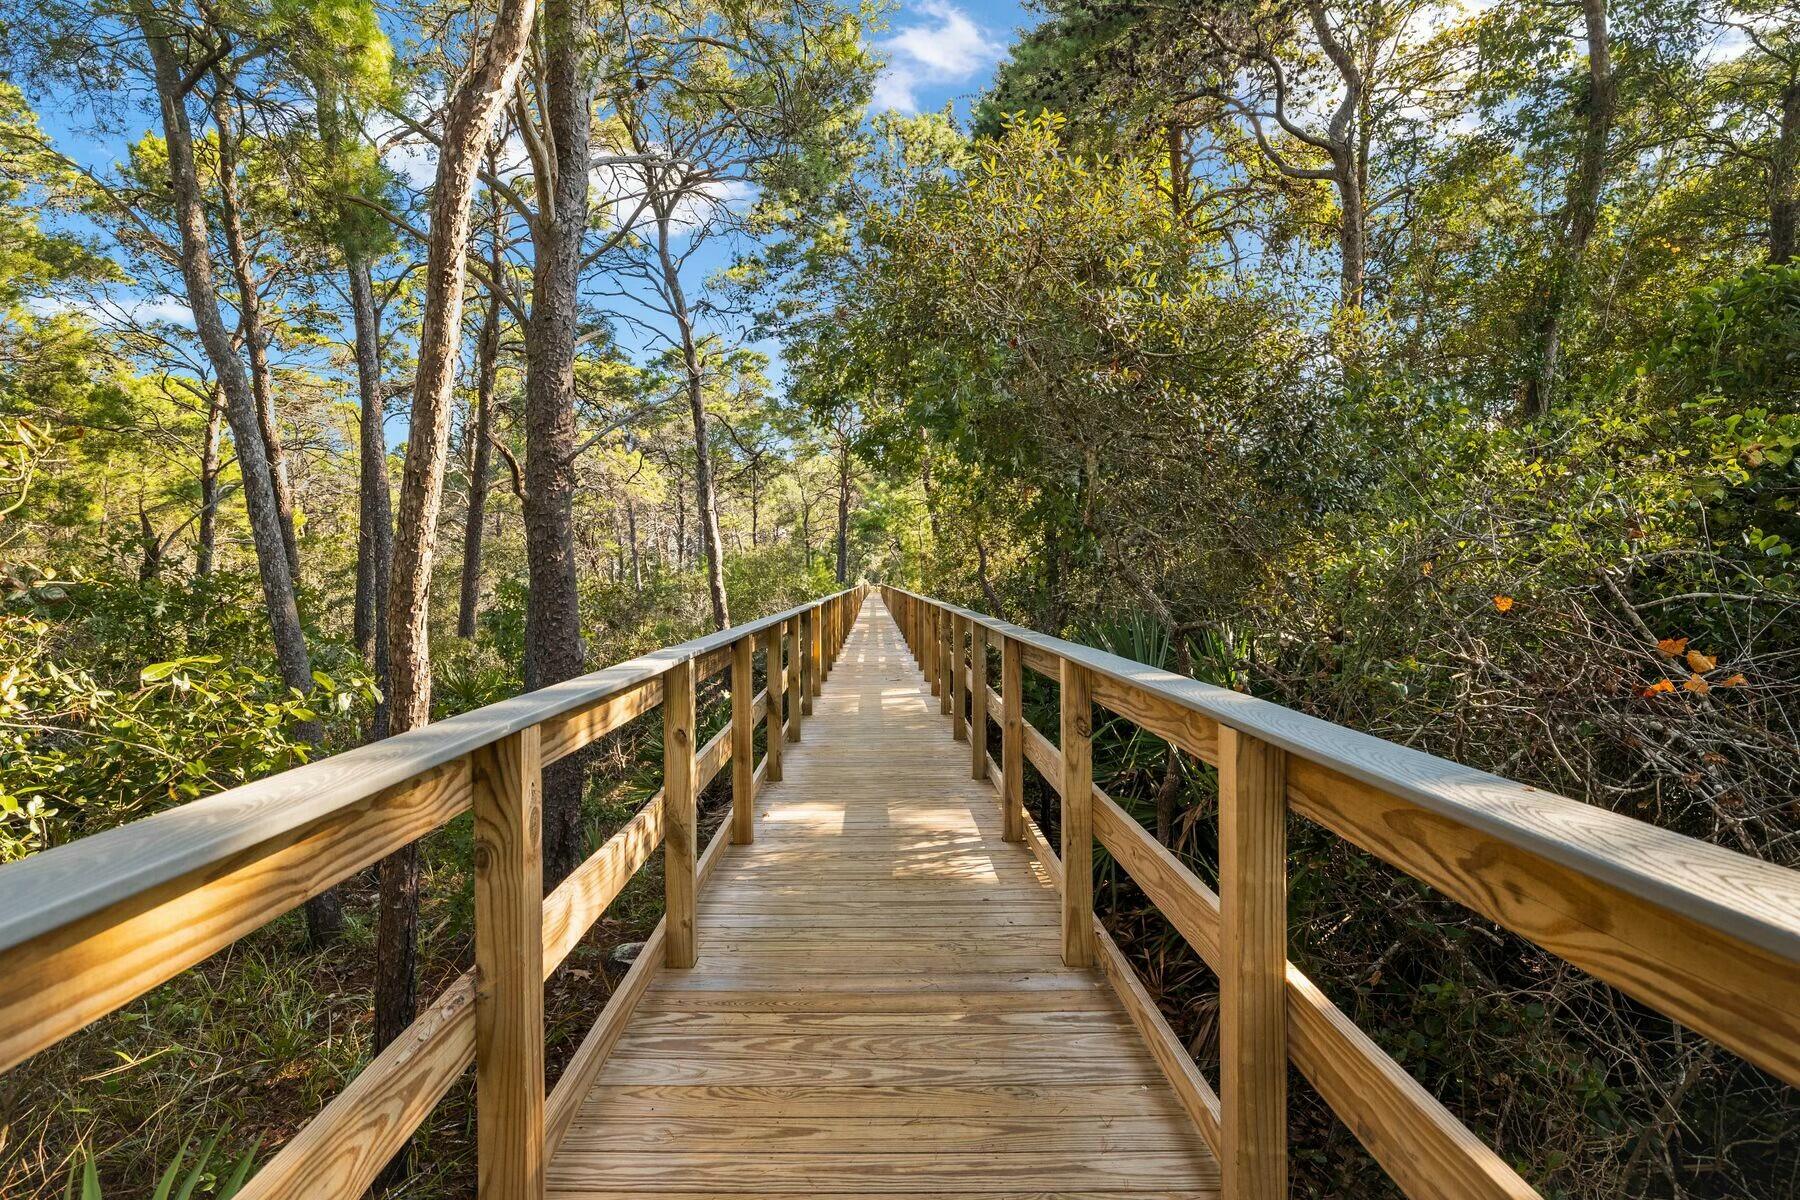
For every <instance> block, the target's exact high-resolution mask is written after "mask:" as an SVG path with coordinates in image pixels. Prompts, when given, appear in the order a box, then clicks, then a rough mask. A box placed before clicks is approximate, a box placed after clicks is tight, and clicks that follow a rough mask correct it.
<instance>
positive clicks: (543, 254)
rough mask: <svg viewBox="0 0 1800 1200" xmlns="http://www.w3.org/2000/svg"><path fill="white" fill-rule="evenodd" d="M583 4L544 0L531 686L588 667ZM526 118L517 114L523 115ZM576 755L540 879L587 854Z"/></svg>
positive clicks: (531, 397)
mask: <svg viewBox="0 0 1800 1200" xmlns="http://www.w3.org/2000/svg"><path fill="white" fill-rule="evenodd" d="M582 15H583V14H582V5H581V3H580V0H545V3H544V19H543V47H544V48H543V54H544V58H545V60H546V62H545V66H546V71H545V78H544V87H543V90H542V92H541V93H540V94H539V103H540V105H541V106H542V111H543V113H544V121H545V130H544V133H545V137H544V139H543V140H544V142H545V143H546V144H547V145H548V147H549V151H548V154H549V155H550V156H551V157H548V158H546V159H543V160H540V161H541V166H540V170H542V169H543V168H546V167H547V168H548V170H549V173H550V176H551V177H550V178H548V179H546V178H543V177H542V175H541V174H540V177H539V179H538V187H537V194H538V197H539V202H538V212H537V215H536V218H535V219H534V220H533V221H532V228H531V239H532V248H533V251H534V253H533V256H532V275H531V317H530V320H529V321H528V322H527V323H526V329H525V505H524V508H525V557H526V565H527V569H528V571H529V573H530V579H531V592H530V595H529V597H528V599H527V602H526V607H525V686H526V687H527V688H540V687H545V686H548V685H549V684H553V683H560V682H562V681H563V680H565V679H571V678H573V677H575V676H576V675H579V674H581V672H582V668H583V666H584V663H585V655H584V653H583V650H582V642H581V596H580V591H579V588H578V585H577V576H576V564H575V528H574V513H573V507H574V498H575V462H574V459H575V337H576V333H577V332H578V328H577V327H578V323H579V320H580V307H579V305H580V283H581V258H582V254H581V251H582V235H583V234H585V233H586V231H587V218H588V177H589V169H590V168H589V164H588V157H589V154H588V147H589V140H590V133H591V126H592V120H593V118H592V91H591V89H592V77H591V75H590V73H589V70H588V66H587V63H586V62H585V61H584V59H585V55H584V54H583V50H582V38H581V25H582V23H583V22H582ZM529 118H530V114H529V113H524V112H521V113H520V114H519V119H520V120H528V119H529ZM583 776H584V771H583V763H582V759H581V758H580V756H573V757H570V758H566V759H563V760H562V761H560V762H557V763H554V764H552V765H551V766H549V767H546V768H545V769H544V884H545V886H546V887H548V886H551V885H553V884H555V883H556V882H558V881H559V880H561V879H562V878H563V877H564V876H565V875H567V874H568V873H569V872H570V871H572V870H574V869H575V866H576V864H577V863H578V862H580V860H581V851H582V846H581V789H582V780H583Z"/></svg>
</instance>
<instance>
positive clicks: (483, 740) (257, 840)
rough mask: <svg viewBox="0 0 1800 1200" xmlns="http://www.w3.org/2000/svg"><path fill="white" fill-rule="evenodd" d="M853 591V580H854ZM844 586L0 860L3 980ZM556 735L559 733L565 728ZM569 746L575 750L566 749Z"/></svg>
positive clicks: (760, 628) (710, 651)
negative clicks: (88, 922)
mask: <svg viewBox="0 0 1800 1200" xmlns="http://www.w3.org/2000/svg"><path fill="white" fill-rule="evenodd" d="M851 590H854V589H851ZM845 594H846V593H844V592H840V593H837V594H836V595H834V596H829V597H824V598H822V599H821V600H819V601H813V602H810V603H807V604H800V605H796V606H794V607H793V608H790V609H787V610H785V611H783V612H779V613H775V614H772V615H770V616H767V617H763V618H762V619H760V620H757V621H750V622H747V623H745V624H743V625H734V626H732V627H730V628H728V629H724V630H720V631H718V632H716V633H709V634H706V635H705V636H703V637H698V638H694V639H693V640H691V641H687V642H683V643H681V644H680V645H677V646H670V647H668V648H666V649H662V650H656V651H653V652H652V653H649V654H645V655H642V656H640V657H638V658H634V659H630V660H629V661H626V662H622V663H618V664H616V665H614V666H610V667H606V668H604V669H603V670H599V671H594V672H592V673H590V674H587V675H582V676H579V677H578V678H575V679H569V680H565V681H563V682H561V683H556V684H551V685H550V686H549V687H544V688H539V689H538V690H537V691H534V692H528V693H526V694H525V695H522V696H515V697H513V698H511V699H509V700H502V701H499V702H498V703H495V704H489V705H486V706H484V707H482V708H478V709H475V710H473V711H471V712H466V713H461V714H459V715H457V716H454V717H449V718H447V719H445V720H442V721H436V722H433V723H432V724H430V725H426V726H424V727H422V728H419V729H414V730H409V731H408V732H406V733H402V734H398V735H396V736H394V737H390V738H384V739H382V740H381V741H378V742H370V743H369V744H367V745H364V746H358V747H356V748H355V749H352V750H346V751H344V752H343V753H341V754H334V755H332V756H330V757H329V758H322V759H319V760H318V761H316V762H311V763H307V764H305V765H303V766H299V767H294V768H292V769H291V770H287V771H283V772H281V773H280V774H278V775H271V776H269V777H268V778H266V779H259V780H256V781H254V782H252V783H247V784H243V785H241V786H239V787H235V788H231V789H229V790H228V791H224V792H220V793H219V794H217V795H215V796H208V797H206V798H205V799H202V800H196V801H193V802H192V803H189V804H184V805H181V806H180V807H179V808H172V809H169V810H168V811H166V812H161V813H157V814H155V815H153V816H150V817H146V818H144V819H143V820H141V821H133V822H132V823H130V824H129V825H121V826H119V827H117V828H114V829H109V830H106V831H105V832H103V833H97V834H94V835H93V836H91V837H85V838H82V839H81V840H80V841H77V842H72V843H70V844H69V845H66V846H58V847H55V848H53V849H50V850H45V851H43V852H42V853H39V854H34V855H32V856H31V857H29V858H25V859H22V860H20V861H19V862H16V863H10V864H8V865H7V866H6V867H5V868H4V869H0V977H4V976H7V975H11V974H14V973H16V972H15V968H14V964H13V961H12V958H11V952H12V951H13V950H14V949H15V948H17V947H20V946H22V945H24V944H25V943H26V942H29V941H31V940H32V939H33V938H36V937H39V936H41V935H42V934H44V933H47V932H49V931H51V930H54V929H60V928H66V927H68V926H70V925H73V924H74V923H75V922H77V921H80V920H82V919H83V918H86V917H90V916H93V915H94V914H96V913H98V912H101V911H102V910H105V909H108V908H110V907H112V906H114V905H117V904H118V903H120V902H121V901H122V900H125V899H126V898H128V897H134V896H140V897H141V896H145V895H147V894H148V893H150V892H152V891H154V890H155V889H158V888H161V887H163V886H165V885H168V884H172V883H175V882H176V881H179V880H182V879H184V878H188V877H197V876H199V875H200V874H201V873H206V874H208V875H210V876H214V877H216V876H217V875H218V874H219V873H220V872H221V871H222V870H223V869H224V868H225V866H226V864H228V863H232V862H241V861H242V858H241V856H243V855H245V854H246V853H254V852H257V851H258V849H259V848H265V847H269V846H273V845H275V844H278V843H281V842H282V840H283V839H291V838H293V837H294V836H295V835H297V834H298V833H299V832H300V831H303V830H306V829H309V828H311V827H312V826H314V825H316V824H317V823H319V822H320V821H322V820H324V819H326V818H329V817H330V816H332V815H333V814H335V813H338V812H340V811H342V810H344V809H348V808H350V807H352V806H354V805H357V804H360V803H362V802H364V801H366V800H369V799H370V798H372V797H375V796H377V795H379V794H380V793H382V792H384V791H386V790H387V789H388V788H392V787H396V786H399V785H402V784H404V783H406V782H407V781H408V780H410V779H412V778H413V777H415V776H419V775H423V774H425V773H426V772H428V771H431V770H434V769H436V768H438V767H441V766H444V765H445V764H447V763H452V762H454V761H456V760H458V759H460V758H463V757H464V756H466V755H468V754H470V753H472V752H473V751H475V750H478V749H481V748H482V747H484V746H488V745H491V744H492V743H494V742H497V741H499V740H500V739H501V738H504V737H510V736H511V735H513V734H515V733H518V732H519V731H520V730H523V729H527V728H529V727H531V726H533V725H545V724H546V723H554V722H558V721H559V720H561V719H563V718H566V717H569V716H570V715H571V714H575V713H578V712H580V711H582V710H586V709H591V708H593V707H594V706H595V705H599V704H602V703H604V702H605V701H607V700H609V699H612V698H613V697H616V696H620V695H623V694H624V693H626V692H628V691H631V690H633V689H635V688H638V687H640V686H641V685H643V684H646V683H648V682H650V681H653V680H659V679H660V678H661V676H662V674H663V672H665V671H667V670H668V669H669V668H670V667H671V666H674V665H675V664H676V663H679V662H682V661H685V660H687V659H691V658H698V659H704V658H706V657H707V656H708V655H711V654H713V653H714V652H716V651H718V650H720V649H721V648H729V647H730V645H731V643H732V642H734V641H736V640H737V639H738V638H741V637H745V636H751V637H754V636H756V635H758V634H761V633H763V632H764V631H766V630H768V629H771V628H773V627H775V626H776V625H779V624H780V623H781V622H783V621H786V620H790V619H792V618H794V617H796V616H799V615H800V614H802V613H805V612H807V611H809V610H811V609H812V608H814V607H815V606H816V605H817V604H820V603H824V602H826V601H830V600H835V599H837V598H838V597H839V596H843V595H845ZM559 732H560V731H559ZM562 752H563V753H568V752H569V751H568V750H563V751H562Z"/></svg>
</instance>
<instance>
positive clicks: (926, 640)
mask: <svg viewBox="0 0 1800 1200" xmlns="http://www.w3.org/2000/svg"><path fill="white" fill-rule="evenodd" d="M938 640H939V637H938V610H937V606H936V605H933V604H930V603H928V602H926V601H920V602H919V641H920V642H921V643H922V644H923V645H924V647H925V658H924V661H923V662H922V663H921V664H920V665H921V666H922V667H923V668H924V671H925V678H926V680H927V681H928V682H930V684H931V694H932V695H934V696H935V695H937V694H938V691H939V689H940V688H941V687H942V686H943V681H942V680H940V679H939V678H938Z"/></svg>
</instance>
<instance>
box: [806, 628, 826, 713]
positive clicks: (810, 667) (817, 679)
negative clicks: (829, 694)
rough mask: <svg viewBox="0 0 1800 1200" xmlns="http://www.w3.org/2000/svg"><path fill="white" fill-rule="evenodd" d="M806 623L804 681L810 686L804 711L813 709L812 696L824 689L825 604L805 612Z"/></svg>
mask: <svg viewBox="0 0 1800 1200" xmlns="http://www.w3.org/2000/svg"><path fill="white" fill-rule="evenodd" d="M806 616H807V624H808V629H809V633H808V637H807V641H808V642H809V643H810V645H809V647H808V649H807V663H806V681H807V683H808V684H810V685H811V686H810V687H809V688H808V689H807V691H808V696H807V701H806V711H807V712H809V713H810V712H811V711H812V710H813V705H812V697H813V696H817V695H819V694H820V693H822V692H823V691H824V690H825V628H824V626H825V606H824V605H822V604H821V605H817V606H815V607H814V608H813V609H812V610H811V611H810V612H808V613H807V614H806Z"/></svg>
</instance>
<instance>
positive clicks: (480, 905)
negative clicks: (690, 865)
mask: <svg viewBox="0 0 1800 1200" xmlns="http://www.w3.org/2000/svg"><path fill="white" fill-rule="evenodd" d="M474 759H475V762H474V776H475V778H474V784H475V788H474V792H475V795H474V811H475V1115H476V1144H477V1154H476V1165H477V1172H478V1174H479V1177H480V1193H481V1195H482V1197H483V1198H484V1200H486V1198H488V1197H492V1198H493V1200H537V1198H538V1197H541V1196H542V1195H543V1194H544V969H543V968H544V931H543V923H544V902H543V895H544V870H543V764H542V762H541V760H540V759H539V756H538V731H537V728H536V727H535V726H534V727H532V728H529V729H524V730H521V731H520V732H518V733H515V734H513V735H512V736H511V737H508V738H504V739H502V740H501V741H499V742H496V743H495V744H493V745H491V746H486V747H483V748H482V749H480V750H478V751H476V752H475V755H474Z"/></svg>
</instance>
